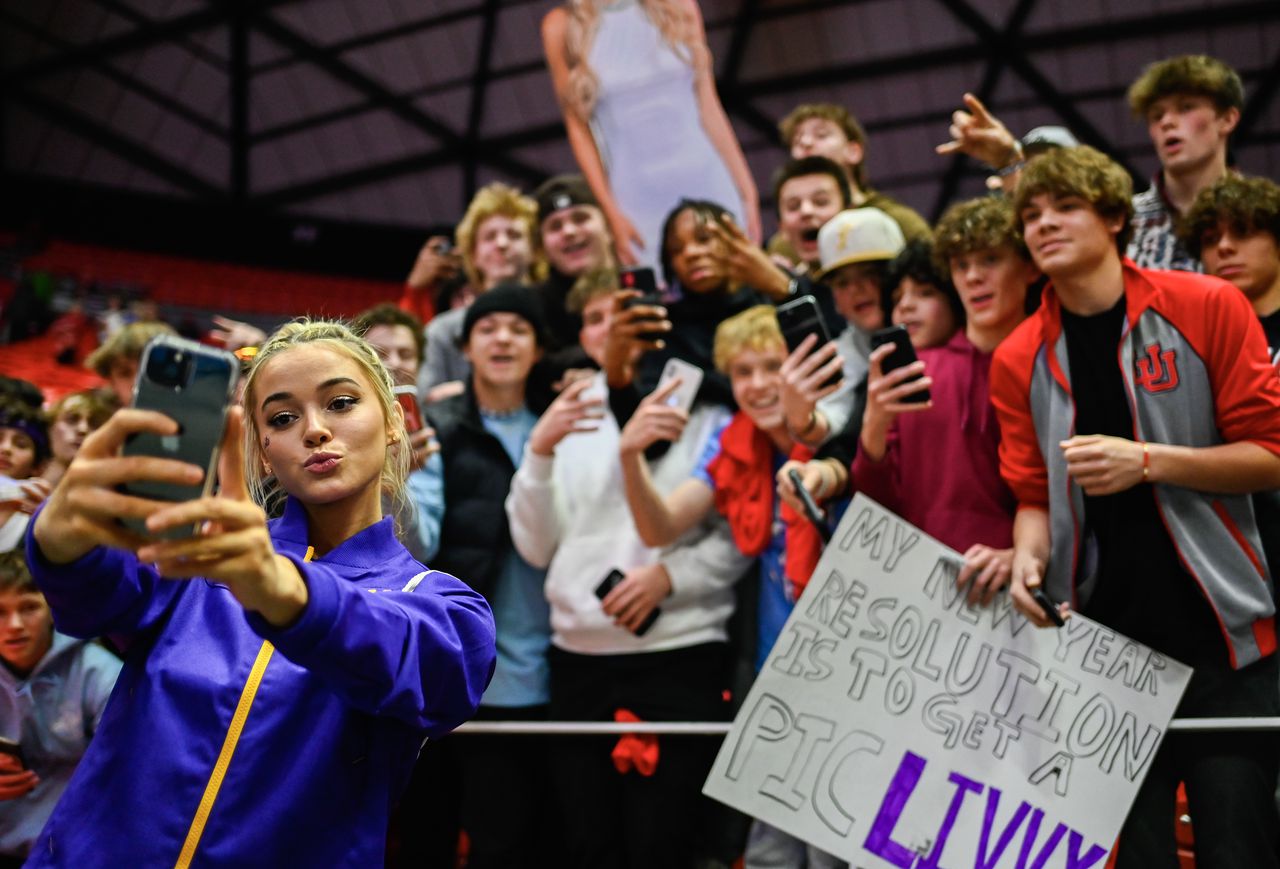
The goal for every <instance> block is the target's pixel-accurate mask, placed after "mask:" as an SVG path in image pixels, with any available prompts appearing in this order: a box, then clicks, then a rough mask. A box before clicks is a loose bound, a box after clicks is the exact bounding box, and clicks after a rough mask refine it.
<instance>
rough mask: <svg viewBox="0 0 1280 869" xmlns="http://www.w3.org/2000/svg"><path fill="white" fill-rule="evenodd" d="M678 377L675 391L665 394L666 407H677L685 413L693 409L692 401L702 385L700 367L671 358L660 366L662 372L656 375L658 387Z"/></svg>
mask: <svg viewBox="0 0 1280 869" xmlns="http://www.w3.org/2000/svg"><path fill="white" fill-rule="evenodd" d="M677 377H679V378H680V385H679V386H677V387H676V391H675V392H673V393H671V394H670V395H669V396H667V406H668V407H678V408H680V409H681V410H683V411H684V412H685V413H688V412H689V411H690V410H692V409H693V401H694V399H695V398H697V397H698V388H699V387H700V386H702V369H701V368H699V367H698V366H696V365H692V364H690V363H688V362H685V361H684V360H683V359H676V358H674V357H673V358H671V359H668V360H667V364H666V365H664V366H662V374H661V376H659V377H658V389H661V388H662V387H663V386H665V385H666V384H667V383H668V382H670V381H672V380H675V379H676V378H677Z"/></svg>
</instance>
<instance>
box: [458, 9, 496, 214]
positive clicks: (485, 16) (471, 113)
mask: <svg viewBox="0 0 1280 869" xmlns="http://www.w3.org/2000/svg"><path fill="white" fill-rule="evenodd" d="M497 29H498V0H485V3H484V8H483V10H482V11H481V24H480V45H479V47H478V48H477V50H476V68H475V72H474V73H473V74H472V76H471V99H470V101H469V103H468V106H467V130H466V133H465V134H464V137H465V141H466V148H465V149H464V151H463V158H462V159H463V163H462V202H460V203H459V208H462V209H465V208H466V207H467V203H468V202H470V201H471V197H472V196H474V195H475V192H476V188H477V187H479V186H480V183H479V172H480V161H479V160H478V159H477V158H476V154H477V152H478V151H479V148H480V132H481V128H482V127H483V125H484V114H485V105H486V101H487V97H488V93H489V78H490V75H491V74H492V72H493V42H494V37H495V36H496V33H497Z"/></svg>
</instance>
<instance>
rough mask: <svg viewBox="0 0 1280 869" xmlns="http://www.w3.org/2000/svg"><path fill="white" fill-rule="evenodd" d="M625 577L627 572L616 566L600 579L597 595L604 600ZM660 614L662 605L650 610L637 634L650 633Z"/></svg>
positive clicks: (641, 635)
mask: <svg viewBox="0 0 1280 869" xmlns="http://www.w3.org/2000/svg"><path fill="white" fill-rule="evenodd" d="M625 578H626V574H624V573H623V572H622V571H621V570H618V568H616V567H615V568H614V569H613V570H611V571H609V572H608V573H607V574H605V577H604V579H602V580H600V584H599V585H597V586H596V597H597V598H599V599H600V600H604V599H605V598H606V597H608V595H609V592H611V591H613V590H614V588H616V587H617V585H618V583H620V582H622V580H623V579H625ZM660 615H662V607H654V608H653V611H652V612H650V613H649V615H648V617H646V618H645V620H644V621H643V622H642V623H641V624H640V627H638V628H636V636H637V637H643V636H644V635H645V634H646V633H648V632H649V628H651V627H653V623H654V622H656V621H657V620H658V616H660Z"/></svg>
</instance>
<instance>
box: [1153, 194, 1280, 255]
mask: <svg viewBox="0 0 1280 869" xmlns="http://www.w3.org/2000/svg"><path fill="white" fill-rule="evenodd" d="M1222 223H1225V224H1227V225H1228V226H1229V227H1231V229H1232V231H1233V232H1235V233H1236V234H1237V235H1251V234H1252V233H1255V232H1269V233H1271V237H1272V238H1273V239H1275V240H1276V242H1277V243H1278V244H1280V185H1277V184H1276V183H1275V182H1274V181H1272V180H1271V179H1269V178H1241V177H1239V176H1238V175H1227V176H1225V177H1224V178H1221V179H1219V180H1218V181H1217V182H1216V183H1214V184H1213V185H1211V186H1209V187H1207V188H1205V189H1204V190H1201V191H1200V195H1199V196H1197V197H1196V201H1195V202H1194V203H1192V205H1191V209H1190V210H1189V211H1188V212H1187V213H1186V214H1185V215H1184V216H1183V218H1182V220H1181V222H1180V223H1179V224H1178V237H1179V238H1181V239H1182V243H1183V244H1184V245H1186V247H1187V250H1189V251H1190V252H1191V253H1192V255H1193V256H1196V257H1199V256H1200V250H1201V242H1202V240H1203V238H1204V234H1205V233H1206V232H1208V231H1209V230H1214V229H1217V228H1218V225H1219V224H1222Z"/></svg>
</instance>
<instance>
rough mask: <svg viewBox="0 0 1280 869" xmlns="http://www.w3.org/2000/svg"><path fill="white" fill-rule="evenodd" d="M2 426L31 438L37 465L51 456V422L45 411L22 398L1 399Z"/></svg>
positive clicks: (0, 414)
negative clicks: (46, 417) (47, 418)
mask: <svg viewBox="0 0 1280 869" xmlns="http://www.w3.org/2000/svg"><path fill="white" fill-rule="evenodd" d="M0 428H12V429H16V430H17V431H20V432H22V433H23V434H24V435H26V436H27V437H29V438H31V443H32V446H33V447H34V448H35V454H36V465H37V467H38V466H39V465H40V463H41V462H43V461H44V460H45V459H47V458H49V455H50V450H49V423H48V421H47V420H46V419H45V415H44V411H43V410H41V409H40V408H39V407H32V406H31V405H29V404H27V403H26V402H25V401H22V400H21V399H15V398H8V399H4V400H0Z"/></svg>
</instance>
